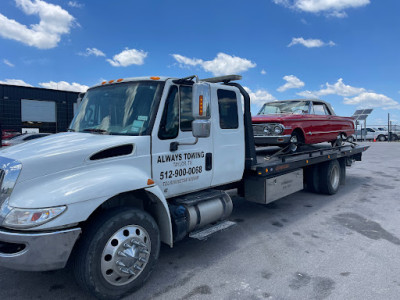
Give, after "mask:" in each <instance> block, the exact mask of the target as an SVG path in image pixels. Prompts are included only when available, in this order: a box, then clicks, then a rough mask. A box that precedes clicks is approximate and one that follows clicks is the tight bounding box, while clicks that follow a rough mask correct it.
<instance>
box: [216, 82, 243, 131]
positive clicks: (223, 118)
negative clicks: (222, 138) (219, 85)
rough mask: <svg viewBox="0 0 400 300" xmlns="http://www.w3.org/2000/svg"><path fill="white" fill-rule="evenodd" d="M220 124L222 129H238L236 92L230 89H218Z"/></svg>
mask: <svg viewBox="0 0 400 300" xmlns="http://www.w3.org/2000/svg"><path fill="white" fill-rule="evenodd" d="M217 95H218V108H219V125H220V127H221V129H236V128H238V127H239V118H238V107H237V99H236V93H235V92H234V91H228V90H218V91H217Z"/></svg>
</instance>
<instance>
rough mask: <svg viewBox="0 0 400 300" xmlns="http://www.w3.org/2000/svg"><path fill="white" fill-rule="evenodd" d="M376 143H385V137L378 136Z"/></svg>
mask: <svg viewBox="0 0 400 300" xmlns="http://www.w3.org/2000/svg"><path fill="white" fill-rule="evenodd" d="M378 141H380V142H384V141H386V138H385V136H384V135H383V134H380V135H378Z"/></svg>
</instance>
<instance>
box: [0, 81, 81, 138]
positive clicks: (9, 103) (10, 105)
mask: <svg viewBox="0 0 400 300" xmlns="http://www.w3.org/2000/svg"><path fill="white" fill-rule="evenodd" d="M78 95H79V93H77V92H69V91H59V90H51V89H44V88H36V87H25V86H15V85H5V84H0V123H1V127H2V129H3V130H4V129H13V130H17V131H19V132H23V131H27V130H29V131H36V132H37V131H39V132H48V133H57V132H62V131H66V130H67V128H68V125H69V123H70V122H71V120H72V118H73V116H74V111H75V110H76V102H77V99H78Z"/></svg>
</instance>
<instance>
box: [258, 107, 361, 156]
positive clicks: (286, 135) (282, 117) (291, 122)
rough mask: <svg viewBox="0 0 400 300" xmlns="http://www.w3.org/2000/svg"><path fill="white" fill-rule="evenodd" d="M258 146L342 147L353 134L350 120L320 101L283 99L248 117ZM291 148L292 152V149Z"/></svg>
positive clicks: (352, 125) (352, 122)
mask: <svg viewBox="0 0 400 300" xmlns="http://www.w3.org/2000/svg"><path fill="white" fill-rule="evenodd" d="M252 123H253V132H254V138H255V143H256V145H258V146H269V145H281V146H285V145H289V144H291V145H295V146H296V147H295V148H297V145H299V144H317V143H322V142H331V143H332V145H339V144H342V142H343V141H344V140H346V139H347V137H350V136H352V134H353V133H354V120H353V118H351V117H339V116H336V114H335V113H334V111H333V109H332V107H331V105H330V104H329V103H327V102H325V101H322V100H285V101H274V102H268V103H265V104H264V105H263V107H262V108H261V110H260V111H259V113H258V114H257V116H254V117H253V118H252ZM295 148H293V147H292V149H294V150H295Z"/></svg>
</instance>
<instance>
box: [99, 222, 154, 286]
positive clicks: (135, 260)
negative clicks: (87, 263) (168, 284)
mask: <svg viewBox="0 0 400 300" xmlns="http://www.w3.org/2000/svg"><path fill="white" fill-rule="evenodd" d="M150 252H151V241H150V236H149V234H148V233H147V231H146V230H145V229H144V228H143V227H141V226H138V225H128V226H125V227H123V228H121V229H119V230H118V231H116V232H115V233H114V234H113V235H112V236H111V238H110V239H109V240H108V241H107V243H106V245H105V247H104V250H103V253H102V256H101V274H102V275H103V277H104V279H105V280H106V281H107V282H108V283H110V284H112V285H115V286H121V285H126V284H128V283H130V282H132V281H134V280H135V279H136V278H137V277H138V276H139V275H140V274H141V273H142V272H143V270H144V269H145V267H146V265H147V263H148V261H149V258H150Z"/></svg>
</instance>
